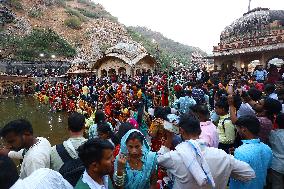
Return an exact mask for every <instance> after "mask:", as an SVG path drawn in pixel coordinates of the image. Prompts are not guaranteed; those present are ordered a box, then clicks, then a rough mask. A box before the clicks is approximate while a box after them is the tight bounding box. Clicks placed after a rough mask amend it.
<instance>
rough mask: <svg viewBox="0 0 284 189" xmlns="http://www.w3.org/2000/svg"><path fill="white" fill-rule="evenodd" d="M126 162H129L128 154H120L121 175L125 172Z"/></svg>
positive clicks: (119, 168) (118, 163) (118, 165)
mask: <svg viewBox="0 0 284 189" xmlns="http://www.w3.org/2000/svg"><path fill="white" fill-rule="evenodd" d="M126 162H127V156H126V155H124V154H119V158H118V161H117V172H118V174H119V175H122V174H123V172H124V169H125V165H126Z"/></svg>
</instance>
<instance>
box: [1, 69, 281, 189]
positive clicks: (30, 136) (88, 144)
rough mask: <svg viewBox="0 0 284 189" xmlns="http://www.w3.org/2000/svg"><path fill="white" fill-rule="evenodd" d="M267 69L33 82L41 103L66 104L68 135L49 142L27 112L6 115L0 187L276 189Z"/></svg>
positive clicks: (277, 132) (274, 91)
mask: <svg viewBox="0 0 284 189" xmlns="http://www.w3.org/2000/svg"><path fill="white" fill-rule="evenodd" d="M275 71H277V73H278V74H279V75H281V73H280V72H281V70H280V71H278V70H274V72H275ZM244 74H245V75H244ZM270 75H272V76H275V74H271V71H269V70H268V71H265V70H264V69H263V68H262V67H258V68H257V69H256V70H255V71H254V72H253V73H252V74H247V73H244V72H243V73H239V72H237V70H236V71H233V72H232V73H231V74H230V75H229V76H226V77H219V78H218V77H215V78H212V76H211V77H210V75H209V73H208V72H207V71H206V70H205V69H200V70H197V71H196V72H193V71H190V72H189V71H188V70H180V71H173V72H170V73H168V74H166V73H160V74H154V75H149V74H146V73H142V74H141V75H140V76H135V77H125V76H124V77H122V76H116V75H113V76H112V77H105V78H96V77H76V78H73V79H69V80H67V81H65V82H53V83H49V82H41V83H36V84H35V91H36V93H35V97H36V98H37V99H38V100H39V102H40V103H44V104H46V105H48V106H50V108H51V111H55V112H56V111H68V112H70V114H69V117H68V125H67V127H68V134H69V139H68V140H66V141H62V142H63V143H62V144H57V145H55V146H53V147H52V146H51V145H50V143H49V141H48V140H47V139H45V138H43V137H36V133H34V132H33V127H32V125H31V123H30V122H29V121H28V120H23V119H19V120H14V121H11V122H9V123H7V124H6V125H5V126H4V127H2V129H1V132H0V136H1V137H2V138H3V139H4V141H5V142H6V143H7V146H6V147H4V148H2V149H1V150H0V159H1V160H0V170H1V171H0V188H3V189H6V188H12V189H17V188H21V189H22V188H43V189H44V188H49V189H52V188H76V189H85V188H86V189H88V188H91V189H93V188H100V189H103V188H106V189H111V188H118V189H121V188H125V189H136V188H141V189H148V188H151V189H154V188H173V189H189V188H192V189H199V188H204V189H205V188H217V189H226V188H232V189H235V188H236V189H246V188H247V189H263V188H267V189H268V188H272V189H282V188H284V185H283V179H284V158H283V157H284V146H283V144H284V141H283V140H284V112H283V109H284V108H283V107H284V106H283V105H282V104H283V103H284V86H283V85H282V81H281V77H278V78H274V79H273V80H271V79H270ZM11 159H20V161H21V168H20V174H19V175H18V173H17V169H16V166H15V164H14V162H13V161H11Z"/></svg>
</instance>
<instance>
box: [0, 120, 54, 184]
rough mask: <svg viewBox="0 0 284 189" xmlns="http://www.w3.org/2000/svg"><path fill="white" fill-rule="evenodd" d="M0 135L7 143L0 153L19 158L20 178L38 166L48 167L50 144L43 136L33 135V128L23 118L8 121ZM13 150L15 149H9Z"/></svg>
mask: <svg viewBox="0 0 284 189" xmlns="http://www.w3.org/2000/svg"><path fill="white" fill-rule="evenodd" d="M0 136H1V137H3V138H4V140H5V141H6V142H7V143H8V144H9V147H8V148H3V149H1V150H0V155H8V156H9V157H10V158H15V159H21V160H23V161H22V164H21V170H20V178H21V179H24V178H26V177H28V176H29V175H31V174H32V173H33V172H34V171H35V170H37V169H40V168H49V166H50V151H51V145H50V143H49V141H48V140H47V139H45V138H43V137H37V138H36V137H34V136H33V128H32V125H31V123H30V122H29V121H27V120H24V119H19V120H14V121H11V122H9V123H8V124H7V125H5V126H4V128H2V130H1V133H0ZM11 150H15V151H11Z"/></svg>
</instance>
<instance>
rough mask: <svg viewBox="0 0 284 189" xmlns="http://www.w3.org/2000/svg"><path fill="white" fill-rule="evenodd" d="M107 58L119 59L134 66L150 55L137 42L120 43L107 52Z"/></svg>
mask: <svg viewBox="0 0 284 189" xmlns="http://www.w3.org/2000/svg"><path fill="white" fill-rule="evenodd" d="M105 54H106V56H112V57H117V58H120V59H122V60H123V61H125V62H126V63H128V64H130V65H133V64H135V63H137V62H138V61H139V60H141V59H142V58H144V57H145V56H147V55H148V53H147V50H146V49H145V48H144V47H143V46H142V45H140V44H139V43H137V42H134V41H133V42H130V43H118V44H117V45H115V46H113V47H111V48H109V49H107V50H106V52H105Z"/></svg>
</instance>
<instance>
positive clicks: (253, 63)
mask: <svg viewBox="0 0 284 189" xmlns="http://www.w3.org/2000/svg"><path fill="white" fill-rule="evenodd" d="M259 65H261V63H260V60H257V59H256V60H252V61H250V62H249V63H248V67H247V69H248V72H249V73H253V72H254V71H255V68H256V67H257V66H259Z"/></svg>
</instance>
